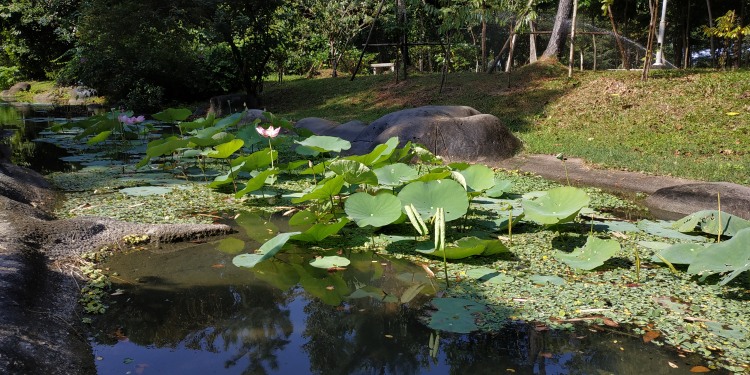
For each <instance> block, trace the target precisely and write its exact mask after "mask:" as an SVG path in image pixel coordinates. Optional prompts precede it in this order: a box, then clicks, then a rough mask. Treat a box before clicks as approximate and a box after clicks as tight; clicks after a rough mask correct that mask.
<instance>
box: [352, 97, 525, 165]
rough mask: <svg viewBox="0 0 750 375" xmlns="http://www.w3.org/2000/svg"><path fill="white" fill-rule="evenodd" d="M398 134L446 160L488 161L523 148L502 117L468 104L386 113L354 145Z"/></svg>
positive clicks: (375, 142)
mask: <svg viewBox="0 0 750 375" xmlns="http://www.w3.org/2000/svg"><path fill="white" fill-rule="evenodd" d="M391 137H399V141H400V146H403V145H404V144H405V143H406V142H408V141H411V142H412V143H414V142H416V143H420V144H422V145H424V146H425V147H427V148H428V149H429V150H430V151H431V152H433V153H435V154H436V155H440V156H441V157H443V158H444V159H445V160H446V161H447V162H449V163H452V162H459V161H461V162H472V163H487V162H491V161H498V160H503V159H506V158H509V157H511V156H513V154H514V153H515V152H516V151H517V150H518V149H519V148H520V147H521V141H520V140H519V139H518V138H516V137H515V136H514V135H513V134H511V132H510V131H509V130H508V128H507V127H506V126H505V125H504V124H503V123H502V122H500V120H499V119H498V118H497V117H495V116H493V115H487V114H481V113H479V112H478V111H477V110H475V109H474V108H471V107H465V106H428V107H420V108H413V109H407V110H403V111H398V112H394V113H391V114H388V115H386V116H383V117H382V118H380V119H378V120H377V121H375V122H373V123H371V124H370V125H369V126H367V127H366V128H365V129H364V130H362V131H361V132H360V134H359V136H358V137H357V138H356V139H355V142H354V143H356V144H353V147H352V148H356V149H362V148H364V146H366V145H367V143H369V145H368V147H367V150H368V151H370V150H372V149H373V148H375V146H377V145H378V144H381V143H385V142H386V141H387V140H388V139H389V138H391Z"/></svg>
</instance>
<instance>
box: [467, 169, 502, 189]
mask: <svg viewBox="0 0 750 375" xmlns="http://www.w3.org/2000/svg"><path fill="white" fill-rule="evenodd" d="M461 175H463V176H464V180H465V181H466V186H467V187H468V189H467V190H468V191H469V192H477V191H484V190H487V189H489V188H491V187H493V186H495V172H494V171H492V169H490V168H488V167H486V166H484V165H481V164H474V165H472V166H469V167H468V168H466V169H463V170H462V171H461Z"/></svg>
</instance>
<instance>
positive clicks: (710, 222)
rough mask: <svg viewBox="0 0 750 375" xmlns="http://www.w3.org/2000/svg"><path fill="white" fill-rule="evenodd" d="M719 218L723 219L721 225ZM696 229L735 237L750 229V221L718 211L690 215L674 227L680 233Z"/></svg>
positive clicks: (677, 222)
mask: <svg viewBox="0 0 750 375" xmlns="http://www.w3.org/2000/svg"><path fill="white" fill-rule="evenodd" d="M719 217H721V224H720V223H719ZM696 227H698V228H700V230H701V231H702V232H704V233H708V234H715V235H718V234H719V231H721V234H722V235H724V236H734V235H736V234H737V233H738V232H739V231H741V230H743V229H745V228H750V221H747V220H745V219H743V218H741V217H738V216H734V215H732V214H728V213H726V212H722V213H721V214H719V211H716V210H706V211H699V212H696V213H693V214H690V215H688V216H686V217H684V218H682V219H680V220H678V221H676V222H675V223H674V224H673V225H672V228H673V229H677V230H678V231H680V232H693V231H695V230H696Z"/></svg>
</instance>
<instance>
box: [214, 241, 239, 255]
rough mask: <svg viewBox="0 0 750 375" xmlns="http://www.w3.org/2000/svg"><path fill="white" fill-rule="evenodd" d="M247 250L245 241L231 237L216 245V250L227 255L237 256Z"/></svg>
mask: <svg viewBox="0 0 750 375" xmlns="http://www.w3.org/2000/svg"><path fill="white" fill-rule="evenodd" d="M243 249H245V241H243V240H240V239H237V238H234V237H229V238H225V239H223V240H221V241H219V244H218V245H216V250H219V251H223V252H225V253H227V254H237V253H239V252H240V251H242V250H243Z"/></svg>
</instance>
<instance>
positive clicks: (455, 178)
mask: <svg viewBox="0 0 750 375" xmlns="http://www.w3.org/2000/svg"><path fill="white" fill-rule="evenodd" d="M450 178H451V179H452V180H453V181H456V182H458V183H459V184H460V185H461V187H463V188H464V191H469V186H468V185H466V178H465V177H464V175H462V174H461V172H456V171H451V176H450Z"/></svg>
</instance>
